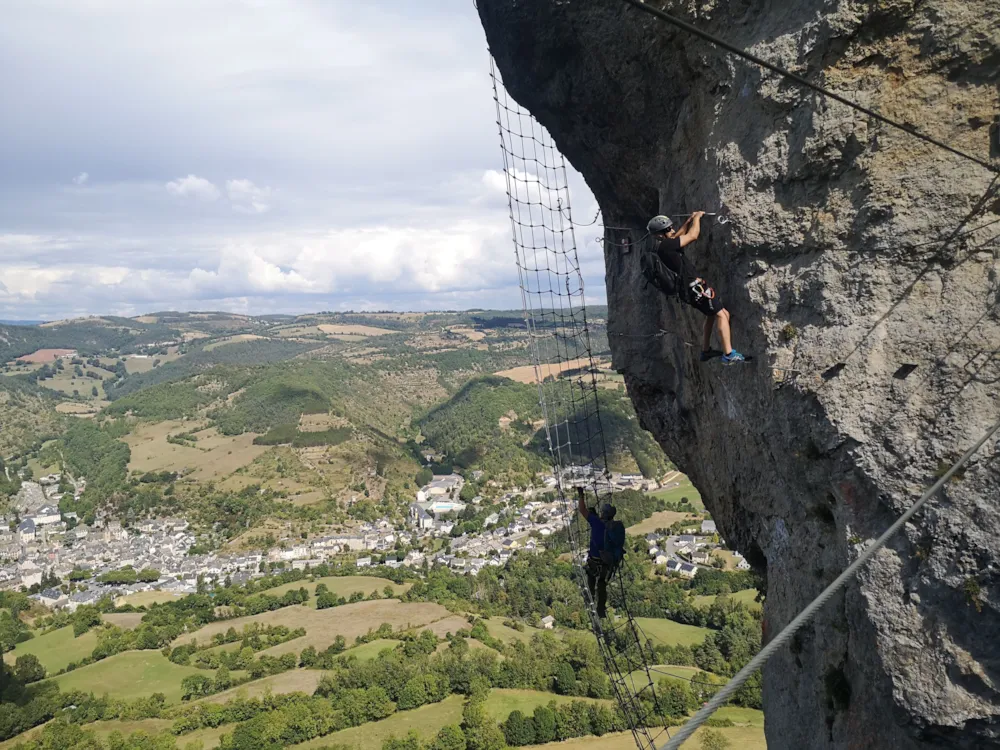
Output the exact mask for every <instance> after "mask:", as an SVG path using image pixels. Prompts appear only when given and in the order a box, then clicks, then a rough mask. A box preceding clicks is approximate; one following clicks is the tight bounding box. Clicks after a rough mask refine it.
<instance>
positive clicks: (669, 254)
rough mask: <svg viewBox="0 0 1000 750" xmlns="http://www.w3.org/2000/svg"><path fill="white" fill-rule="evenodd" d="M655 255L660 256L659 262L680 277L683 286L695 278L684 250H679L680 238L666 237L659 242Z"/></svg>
mask: <svg viewBox="0 0 1000 750" xmlns="http://www.w3.org/2000/svg"><path fill="white" fill-rule="evenodd" d="M656 254H657V255H659V256H660V260H662V261H663V263H664V265H666V267H667V268H669V269H670V270H671V271H673V272H674V273H676V274H677V275H678V276H680V277H681V280H682V282H683V283H684V285H685V286H687V284H689V283H690V281H691V279H693V278H694V277H695V276H694V272H693V271H692V270H691V264H690V263H688V260H687V258H686V257H685V255H684V250H683V249H682V248H681V238H680V237H666V238H664V239H662V240H660V244H659V245H658V246H657V248H656Z"/></svg>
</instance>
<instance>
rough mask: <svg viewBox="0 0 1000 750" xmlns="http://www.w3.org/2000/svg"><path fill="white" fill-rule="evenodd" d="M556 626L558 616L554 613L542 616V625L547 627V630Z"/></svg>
mask: <svg viewBox="0 0 1000 750" xmlns="http://www.w3.org/2000/svg"><path fill="white" fill-rule="evenodd" d="M555 626H556V618H554V617H553V616H552V615H545V617H543V618H542V627H543V628H545V629H546V630H552V628H554V627H555Z"/></svg>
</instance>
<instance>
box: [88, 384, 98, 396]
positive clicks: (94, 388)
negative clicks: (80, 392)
mask: <svg viewBox="0 0 1000 750" xmlns="http://www.w3.org/2000/svg"><path fill="white" fill-rule="evenodd" d="M90 395H91V396H93V397H94V398H97V397H98V396H99V395H100V392H99V391H98V390H97V386H96V385H95V386H94V387H93V388H91V389H90Z"/></svg>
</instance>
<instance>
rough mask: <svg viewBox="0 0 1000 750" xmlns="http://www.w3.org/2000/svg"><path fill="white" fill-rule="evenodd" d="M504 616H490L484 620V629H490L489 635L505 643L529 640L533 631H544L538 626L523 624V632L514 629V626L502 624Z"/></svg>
mask: <svg viewBox="0 0 1000 750" xmlns="http://www.w3.org/2000/svg"><path fill="white" fill-rule="evenodd" d="M505 619H506V618H504V617H491V618H489V619H488V620H486V629H487V630H488V631H490V635H492V636H493V637H494V638H497V639H499V640H501V641H504V642H505V643H513V642H514V641H530V640H531V636H533V635H534V634H535V633H544V632H546V631H544V630H540V629H539V628H533V627H531V626H530V625H525V626H524V632H523V633H522V632H521V631H520V630H514V628H509V627H507V626H506V625H504V624H503V621H504V620H505Z"/></svg>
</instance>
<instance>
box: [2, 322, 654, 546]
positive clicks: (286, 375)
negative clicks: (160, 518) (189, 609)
mask: <svg viewBox="0 0 1000 750" xmlns="http://www.w3.org/2000/svg"><path fill="white" fill-rule="evenodd" d="M598 313H600V311H598ZM592 322H593V324H594V325H593V332H594V337H595V339H596V340H598V341H600V340H603V335H604V334H603V320H602V319H601V316H600V314H598V315H595V316H594V318H593V321H592ZM0 337H2V340H3V342H4V346H6V347H7V350H6V351H7V352H8V358H7V359H6V360H5V362H6V364H5V365H4V366H3V373H4V374H3V376H0V399H2V400H3V402H4V403H3V408H0V427H2V428H3V429H2V430H0V451H2V454H3V456H4V457H6V458H8V464H10V465H11V466H12V468H13V470H14V472H15V473H14V474H13V476H12V480H11V482H10V483H9V485H10V486H9V487H6V485H5V488H0V490H3V492H4V494H5V495H6V494H9V493H10V492H11V491H12V490H13V489H16V484H17V482H18V477H17V473H24V474H25V475H26V474H27V472H28V471H29V470H30V469H29V467H28V463H29V462H33V463H32V464H31V465H32V466H33V467H34V470H35V471H36V472H38V471H43V472H47V473H48V472H52V471H59V470H63V471H65V472H67V473H68V474H69V475H70V476H74V477H77V476H83V477H86V479H87V483H88V484H87V490H86V492H84V493H83V495H82V496H80V497H79V498H76V499H74V498H73V497H72V494H69V495H67V496H66V497H65V499H64V500H63V501H62V503H61V504H62V505H63V508H62V509H63V510H64V511H70V510H72V511H75V512H77V513H78V514H79V516H80V518H81V520H85V521H86V520H91V519H93V518H94V516H95V513H96V512H97V511H98V509H99V507H100V506H102V505H103V506H105V507H107V508H108V509H109V510H110V512H111V513H112V514H113V515H116V516H120V517H122V518H123V520H124V519H135V518H140V517H143V516H146V515H149V514H154V515H155V514H157V513H160V514H162V513H180V514H182V515H187V516H189V517H192V518H194V519H199V520H201V521H203V522H204V523H205V524H207V525H208V526H210V527H211V528H212V529H213V531H212V532H211V537H212V538H213V539H214V540H215V541H214V542H213V543H214V544H218V543H224V542H226V541H228V540H229V539H231V538H232V537H234V536H236V535H238V534H239V533H240V531H241V530H243V529H246V528H251V527H252V525H253V524H257V523H262V522H263V521H264V520H265V519H267V518H272V519H273V518H278V517H282V518H286V517H290V518H295V519H298V520H299V521H302V522H309V519H311V518H313V517H317V516H316V514H317V513H322V514H325V515H326V516H327V517H331V518H332V517H333V516H336V517H338V518H341V517H346V515H345V514H346V513H347V511H346V507H345V504H346V503H348V502H349V503H350V504H352V507H351V508H350V511H349V514H350V515H351V516H352V517H354V518H356V519H357V518H364V519H374V518H378V517H381V516H389V517H399V516H400V514H401V513H403V512H405V509H406V505H407V503H408V502H409V501H410V500H411V499H412V493H413V491H414V490H415V488H416V485H415V484H414V478H415V476H416V474H417V471H418V470H419V469H420V467H421V466H422V465H423V464H424V462H425V459H424V457H423V455H422V454H424V453H426V452H427V450H428V449H430V450H431V451H433V452H435V453H439V454H443V460H441V461H439V462H437V463H436V464H435V466H434V468H435V470H439V471H451V470H452V469H458V470H465V469H479V470H483V471H484V472H486V474H487V479H497V480H500V483H501V485H504V486H509V485H511V484H516V485H519V486H525V485H527V484H530V483H531V482H532V481H533V478H534V477H535V475H536V474H538V473H542V472H545V471H547V470H548V467H549V465H550V459H549V457H548V446H547V444H546V441H545V434H544V430H543V429H542V427H543V422H542V411H541V409H540V407H539V405H538V394H537V390H536V388H535V386H534V385H529V384H525V383H522V382H515V380H511V379H508V377H507V376H508V375H509V376H510V377H517V378H520V379H522V380H523V379H525V377H526V376H525V375H524V374H519V373H522V371H523V368H525V366H527V365H530V362H531V360H530V350H529V348H528V346H527V341H526V339H525V333H524V323H523V318H522V317H521V315H520V312H519V311H487V310H472V311H466V312H436V313H427V314H417V313H317V314H313V315H304V316H298V317H292V316H268V317H261V318H252V317H247V316H242V315H231V314H227V313H177V312H161V313H153V314H150V315H145V316H141V317H139V318H135V319H132V318H111V317H105V318H90V319H86V320H80V321H68V322H62V323H58V324H46V326H44V327H27V326H15V327H5V328H3V329H0ZM39 349H41V350H39ZM60 349H65V350H71V351H73V352H76V354H69V353H67V352H66V351H59V350H60ZM22 353H23V354H30V355H31V356H29V357H26V358H25V359H24V360H22V361H15V358H17V357H19V356H20V355H21V354H22ZM0 364H2V363H0ZM493 373H500V375H502V376H498V375H494V374H493ZM529 373H530V370H529ZM529 377H530V375H529ZM613 377H614V374H613V373H602V375H601V376H600V378H601V379H602V381H604V382H602V385H603V386H606V387H602V388H600V389H599V390H598V398H599V402H600V406H601V413H602V423H603V427H604V437H605V441H606V445H607V449H608V459H609V463H608V465H609V468H611V469H612V470H613V471H625V472H636V471H639V470H641V471H642V472H643V473H644V474H646V475H647V476H661V475H662V474H663V473H664V472H665V471H666V470H667V468H668V464H667V461H666V459H665V458H664V456H663V454H662V453H661V452H660V450H659V448H658V447H657V446H656V445H655V444H654V443H653V442H652V440H651V439H650V438H649V436H648V435H647V434H646V433H645V432H643V431H642V430H641V429H640V428H639V426H638V423H637V422H636V420H635V416H634V414H633V413H632V410H631V406H630V404H629V402H628V401H627V399H625V398H623V393H622V392H621V390H620V389H621V386H620V385H618V384H616V383H615V382H613ZM568 383H569V381H568V380H567V381H560V385H559V386H557V387H562V385H563V384H566V385H567V386H568ZM56 407H58V409H59V411H60V412H64V413H63V414H60V413H58V412H57V411H56ZM595 420H596V417H595V416H594V415H584V414H579V415H573V416H572V417H571V421H572V422H573V423H574V424H573V427H572V430H571V435H570V437H571V442H572V444H573V446H574V448H575V453H574V454H573V456H572V458H573V460H575V461H577V462H579V463H587V462H589V460H590V459H591V456H590V453H589V450H588V447H587V445H586V443H585V441H586V437H587V434H588V431H589V432H591V433H593V432H594V431H595V430H596V421H595ZM22 454H23V455H22ZM12 456H13V457H15V458H14V460H13V461H11V460H9V459H10V458H11V457H12ZM234 509H238V510H236V512H235V516H233V515H232V512H233V510H234ZM230 521H238V522H235V523H230ZM247 524H251V525H250V526H248V525H247Z"/></svg>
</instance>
